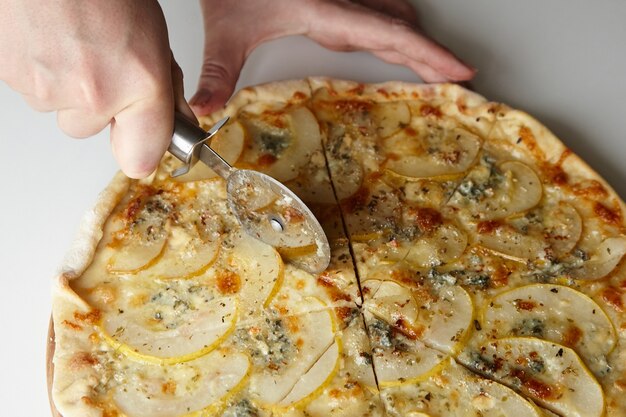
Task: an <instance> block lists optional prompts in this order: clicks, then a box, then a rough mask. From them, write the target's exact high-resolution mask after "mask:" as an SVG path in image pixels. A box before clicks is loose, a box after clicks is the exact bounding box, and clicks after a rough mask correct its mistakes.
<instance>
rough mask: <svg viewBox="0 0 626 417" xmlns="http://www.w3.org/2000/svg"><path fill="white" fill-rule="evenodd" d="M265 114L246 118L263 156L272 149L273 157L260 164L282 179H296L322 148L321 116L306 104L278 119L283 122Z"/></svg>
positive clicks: (269, 173) (262, 168)
mask: <svg viewBox="0 0 626 417" xmlns="http://www.w3.org/2000/svg"><path fill="white" fill-rule="evenodd" d="M263 116H264V115H261V116H260V117H250V118H247V119H243V123H244V125H245V128H246V130H247V132H248V134H249V135H250V136H251V138H252V141H253V147H255V148H256V149H257V152H258V153H261V156H262V154H263V152H266V153H267V152H269V155H271V157H272V160H271V161H270V163H269V164H267V165H263V166H260V167H259V168H260V169H261V170H262V171H263V172H265V173H266V174H268V175H270V176H272V177H274V178H276V179H277V180H279V181H281V182H285V181H289V180H292V179H294V178H296V177H297V176H298V174H299V172H300V169H301V167H303V166H305V165H306V164H307V163H308V162H309V160H310V158H311V155H313V154H314V153H315V152H316V151H318V150H319V149H321V135H320V129H319V125H318V123H317V119H315V116H314V115H313V113H311V111H310V110H309V109H307V108H306V107H297V108H295V109H293V110H290V111H289V112H288V113H286V115H285V116H284V120H281V121H280V123H277V124H278V125H279V126H277V125H276V124H274V125H272V124H268V123H267V121H265V120H264V119H263ZM274 117H275V116H274V115H272V118H274ZM257 156H259V155H257Z"/></svg>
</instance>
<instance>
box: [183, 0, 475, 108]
mask: <svg viewBox="0 0 626 417" xmlns="http://www.w3.org/2000/svg"><path fill="white" fill-rule="evenodd" d="M200 4H201V6H202V10H203V17H204V26H205V46H204V61H203V62H204V63H203V66H202V73H201V75H200V81H199V85H198V90H197V92H196V94H195V95H194V96H193V98H192V99H191V100H190V104H191V107H192V108H193V110H194V112H195V113H196V114H197V115H205V114H208V113H211V112H213V111H215V110H217V109H219V108H220V107H222V106H223V105H224V103H225V102H226V101H227V100H228V98H229V97H230V96H231V94H232V93H233V91H234V88H235V84H236V83H237V79H238V78H239V73H240V71H241V68H242V67H243V64H244V62H245V60H246V58H247V56H248V55H249V54H250V53H251V52H252V50H254V48H255V47H257V46H258V45H259V44H261V43H263V42H265V41H268V40H271V39H276V38H279V37H283V36H288V35H306V36H308V37H309V38H311V39H313V40H314V41H316V42H317V43H319V44H320V45H322V46H324V47H326V48H328V49H332V50H335V51H357V50H358V51H369V52H371V53H372V54H374V55H375V56H377V57H379V58H381V59H383V60H385V61H387V62H390V63H394V64H401V65H405V66H407V67H409V68H410V69H412V70H413V71H414V72H415V73H417V74H418V75H419V76H420V77H421V78H422V79H423V80H424V81H426V82H446V81H464V80H469V79H471V78H472V77H473V75H474V72H475V71H474V69H472V68H471V67H469V66H467V65H465V64H463V63H462V62H461V61H460V60H458V59H457V58H456V57H455V56H454V55H453V54H452V53H451V52H449V51H448V50H447V49H445V48H444V47H442V46H440V45H439V44H437V43H436V42H434V41H433V40H431V39H429V38H427V37H426V36H424V35H422V34H421V33H419V32H418V31H417V29H416V24H417V16H416V14H415V10H414V9H413V7H412V6H411V4H410V3H409V1H408V0H354V1H348V0H239V1H236V2H225V1H222V0H200Z"/></svg>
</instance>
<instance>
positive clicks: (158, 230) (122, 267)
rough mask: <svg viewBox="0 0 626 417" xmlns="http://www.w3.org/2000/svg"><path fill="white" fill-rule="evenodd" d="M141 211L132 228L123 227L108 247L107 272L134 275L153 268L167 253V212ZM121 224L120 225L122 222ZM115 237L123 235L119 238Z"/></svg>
mask: <svg viewBox="0 0 626 417" xmlns="http://www.w3.org/2000/svg"><path fill="white" fill-rule="evenodd" d="M143 205H144V209H142V210H140V211H139V213H138V214H137V215H136V217H137V218H135V219H133V221H132V223H130V224H129V225H120V230H119V231H118V232H115V233H114V238H113V240H112V242H111V243H109V247H110V248H111V249H112V250H113V254H112V255H111V258H110V259H109V261H108V264H107V269H108V270H109V272H111V273H114V274H135V273H137V272H139V271H141V270H143V269H145V268H148V267H149V266H151V265H152V264H153V263H154V262H156V260H157V259H158V257H159V256H160V255H161V253H162V252H163V250H164V247H165V243H166V242H167V238H168V235H169V230H170V223H169V221H168V220H167V213H165V212H164V211H159V210H154V211H150V212H148V211H147V210H145V205H146V202H143ZM120 223H121V222H120ZM116 235H120V237H119V238H116V237H115V236H116Z"/></svg>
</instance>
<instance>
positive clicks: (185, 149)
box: [168, 112, 231, 178]
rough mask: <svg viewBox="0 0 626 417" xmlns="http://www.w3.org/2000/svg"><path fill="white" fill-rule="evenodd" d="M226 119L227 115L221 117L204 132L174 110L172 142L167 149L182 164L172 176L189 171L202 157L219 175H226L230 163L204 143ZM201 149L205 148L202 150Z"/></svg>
mask: <svg viewBox="0 0 626 417" xmlns="http://www.w3.org/2000/svg"><path fill="white" fill-rule="evenodd" d="M228 119H229V118H228V117H225V118H223V119H222V120H220V121H219V122H217V123H216V124H215V125H214V126H213V127H211V129H209V131H208V132H205V131H204V129H202V128H201V127H200V126H198V125H196V124H195V123H192V122H190V121H189V120H188V119H187V118H186V117H185V116H183V115H182V114H180V113H178V112H176V114H175V117H174V133H173V134H172V142H171V143H170V146H169V148H168V150H169V151H170V153H171V154H172V155H174V156H175V157H176V158H177V159H179V160H180V161H181V162H183V164H184V165H183V166H181V167H180V168H177V169H175V170H174V171H173V172H172V174H171V175H172V177H178V176H180V175H183V174H186V173H187V172H189V170H190V169H191V167H193V166H194V165H195V164H196V162H198V159H202V160H203V162H205V163H206V164H207V165H209V167H210V168H212V169H213V170H214V171H215V172H217V173H218V174H219V175H220V176H222V177H224V178H226V177H227V176H228V173H229V172H230V169H231V167H230V165H228V163H227V162H226V161H224V159H222V157H220V156H219V155H218V154H217V153H215V151H213V149H211V148H210V147H209V145H207V144H206V142H207V141H208V140H209V139H211V137H213V135H215V134H216V133H217V132H218V130H220V129H221V128H222V126H224V125H225V124H226V122H228ZM205 148H206V149H205ZM203 149H205V150H204V152H203ZM224 164H226V167H224ZM222 174H225V175H226V176H224V175H222Z"/></svg>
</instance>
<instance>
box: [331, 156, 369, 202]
mask: <svg viewBox="0 0 626 417" xmlns="http://www.w3.org/2000/svg"><path fill="white" fill-rule="evenodd" d="M328 169H329V170H330V174H331V176H332V179H333V187H334V188H335V192H336V193H337V200H339V201H343V200H345V199H346V198H349V197H351V196H353V195H354V194H356V192H357V191H359V189H360V188H361V185H362V184H363V176H364V174H363V168H362V167H361V165H359V163H358V162H356V161H355V160H353V159H347V160H337V159H334V158H329V159H328Z"/></svg>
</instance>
